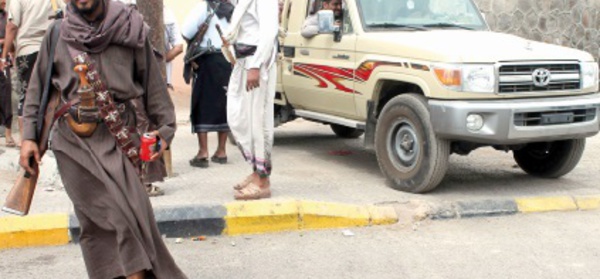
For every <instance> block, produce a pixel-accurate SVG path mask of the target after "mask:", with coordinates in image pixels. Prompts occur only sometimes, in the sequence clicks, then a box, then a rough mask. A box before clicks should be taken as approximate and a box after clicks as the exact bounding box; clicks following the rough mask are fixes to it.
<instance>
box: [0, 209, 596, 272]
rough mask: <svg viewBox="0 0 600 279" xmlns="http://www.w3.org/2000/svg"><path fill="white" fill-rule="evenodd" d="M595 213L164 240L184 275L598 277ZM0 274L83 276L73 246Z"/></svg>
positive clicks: (7, 264)
mask: <svg viewBox="0 0 600 279" xmlns="http://www.w3.org/2000/svg"><path fill="white" fill-rule="evenodd" d="M598 217H600V211H590V212H568V213H547V214H532V215H516V216H510V217H496V218H475V219H462V220H450V221H429V222H426V223H421V224H413V225H394V226H387V227H372V228H362V229H351V230H350V231H351V232H352V233H353V234H354V236H344V235H343V230H326V231H310V232H303V233H298V232H295V233H282V234H267V235H254V236H246V237H215V238H208V239H207V240H206V241H202V242H192V241H190V240H189V239H185V240H184V242H183V243H181V244H176V243H175V240H174V239H167V242H168V246H169V249H170V250H171V251H172V254H173V256H174V257H175V259H176V261H177V263H178V264H179V265H180V267H181V268H182V269H183V270H184V271H185V272H186V273H187V274H188V275H189V277H190V278H419V279H421V278H486V279H494V278H511V279H514V278H546V279H551V278H561V279H562V278H590V279H592V278H598V274H600V265H598V262H599V261H600V238H598V235H599V233H600V218H598ZM0 259H2V260H1V261H0V278H5V279H12V278H86V273H85V269H84V265H83V261H82V259H81V252H80V250H79V246H76V245H68V246H61V247H52V248H34V249H22V250H8V251H0Z"/></svg>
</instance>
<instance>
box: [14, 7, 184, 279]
mask: <svg viewBox="0 0 600 279" xmlns="http://www.w3.org/2000/svg"><path fill="white" fill-rule="evenodd" d="M49 30H50V31H49V32H48V34H47V35H46V37H45V38H44V41H43V43H42V48H41V49H42V51H41V52H40V54H39V57H38V60H37V64H36V67H35V69H34V72H33V73H32V76H31V82H30V86H29V88H28V91H27V94H28V97H27V99H26V102H25V108H24V114H23V118H24V131H23V134H24V139H25V140H24V141H23V146H22V148H21V159H20V165H21V166H22V167H23V168H25V169H26V170H27V171H30V172H32V171H33V169H32V168H31V167H30V166H29V163H28V161H29V158H31V157H34V158H35V159H36V160H37V161H39V158H40V156H39V149H38V145H37V144H36V142H35V141H34V139H35V138H36V122H37V116H38V114H39V113H42V112H40V111H38V109H39V107H40V95H41V94H42V91H43V88H42V81H43V80H44V77H45V73H46V70H47V67H49V66H52V67H53V68H54V71H53V74H52V76H51V82H50V84H52V85H53V86H54V87H55V88H54V89H59V90H60V94H61V99H62V100H63V104H62V105H61V107H62V108H65V107H66V108H69V109H68V110H65V111H67V112H66V113H65V114H63V116H61V117H60V118H59V119H58V120H57V122H56V124H55V126H54V128H53V138H52V143H51V148H52V151H53V153H54V156H55V157H56V160H57V163H58V164H57V165H58V168H59V172H60V175H61V178H62V181H63V184H64V186H65V190H66V192H67V194H68V195H69V198H70V199H71V201H72V202H73V206H74V209H75V214H76V215H77V219H78V220H79V223H80V225H81V235H80V240H81V242H80V247H81V249H82V252H83V258H84V261H85V263H86V268H87V271H88V275H89V278H92V279H95V278H98V279H106V278H125V277H126V278H128V279H129V278H136V279H137V278H158V279H179V278H186V276H185V275H184V274H183V273H182V272H181V270H180V269H179V268H178V267H177V265H176V264H175V262H174V261H173V258H172V257H171V255H170V253H169V251H168V250H167V247H166V246H165V244H164V242H163V240H162V237H161V234H160V232H159V230H158V226H157V224H156V221H155V218H154V214H153V211H152V205H151V204H150V200H149V198H148V195H147V194H146V191H145V189H144V185H143V184H142V181H141V179H140V177H139V176H138V173H139V170H140V166H139V156H138V154H139V153H138V152H137V148H136V147H135V146H139V139H138V136H137V134H136V133H135V125H136V120H135V115H136V112H135V111H134V108H133V107H132V105H131V101H132V100H134V99H136V98H141V99H142V100H143V102H145V103H146V106H145V110H144V111H143V113H146V114H147V116H148V119H150V121H152V124H153V125H154V127H156V128H157V129H156V130H154V131H151V132H150V133H151V134H153V135H154V136H156V137H157V138H159V139H160V141H161V143H162V144H161V148H160V150H159V151H158V152H154V153H153V155H152V157H151V160H157V159H159V158H160V157H161V156H162V154H163V152H164V150H165V149H166V148H167V146H168V145H169V144H170V143H171V141H172V139H173V136H174V134H175V112H174V107H173V103H172V101H171V99H170V97H169V95H168V92H167V88H166V85H165V82H164V79H163V78H162V76H161V71H160V69H159V65H158V63H157V61H156V58H155V56H154V53H153V50H152V47H151V45H150V42H149V40H148V38H147V36H148V28H147V27H146V25H145V24H144V22H143V18H142V16H141V15H140V14H139V13H138V12H137V11H136V10H135V9H133V8H131V7H127V6H125V5H124V4H122V3H120V2H114V1H111V0H72V1H71V3H70V4H69V6H68V9H67V13H66V18H65V20H63V22H62V23H60V27H59V28H55V26H52V27H51V29H49ZM55 32H60V38H59V39H58V41H57V45H56V48H55V49H56V51H55V57H54V59H53V61H50V60H49V56H50V53H49V50H50V49H51V47H52V40H51V39H50V38H53V35H54V34H55ZM81 65H84V66H87V69H89V72H88V73H87V75H83V76H81V77H78V73H76V72H75V71H74V67H75V66H78V69H81V68H80V66H81ZM81 67H83V66H81ZM84 77H87V79H89V83H90V84H91V88H89V87H87V89H86V90H83V89H82V90H81V92H86V94H89V91H90V90H91V92H92V93H93V96H95V102H96V104H97V106H98V108H99V110H100V113H99V115H98V114H89V113H87V110H82V109H81V107H82V106H83V102H82V103H81V105H78V103H77V102H76V101H73V100H74V99H76V98H77V97H79V95H80V92H78V91H80V90H78V87H79V86H81V85H82V84H85V79H84ZM80 80H81V81H80ZM80 82H81V83H80ZM52 91H53V90H52V89H51V92H52ZM81 95H82V96H83V94H81ZM79 106H81V107H79ZM72 111H75V113H71V112H72ZM83 113H87V114H83ZM80 116H86V118H79V121H78V122H79V123H82V124H88V123H94V125H96V126H95V130H92V131H93V132H92V133H91V134H84V135H82V134H81V133H79V130H78V129H76V127H78V126H77V125H73V124H72V121H71V119H75V118H77V117H80Z"/></svg>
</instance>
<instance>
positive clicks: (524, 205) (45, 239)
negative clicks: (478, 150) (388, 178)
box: [0, 196, 600, 250]
mask: <svg viewBox="0 0 600 279" xmlns="http://www.w3.org/2000/svg"><path fill="white" fill-rule="evenodd" d="M422 205H423V203H422V202H415V203H408V204H403V205H399V204H396V205H390V204H387V205H351V204H341V203H329V202H315V201H302V200H282V201H277V200H261V201H251V202H232V203H228V204H225V205H207V206H182V207H165V208H157V209H155V217H156V221H157V223H158V227H159V229H160V231H161V233H162V234H163V235H164V236H166V237H181V238H189V237H197V236H215V235H245V234H260V233H271V232H284V231H301V230H315V229H333V228H350V227H364V226H375V225H389V224H395V223H397V222H399V221H401V222H402V221H409V222H412V221H419V220H423V219H432V220H440V219H454V218H472V217H486V216H505V215H514V214H519V213H524V214H526V213H538V212H549V211H577V210H594V209H599V208H600V196H574V197H571V196H561V197H531V198H518V199H514V200H480V201H461V202H452V203H442V204H439V205H436V206H428V208H426V209H424V210H423V207H422ZM79 232H80V228H79V223H78V222H77V219H76V218H75V216H72V215H69V214H67V213H61V214H40V215H32V216H27V217H12V216H11V217H3V218H0V250H2V249H10V248H24V247H34V246H52V245H65V244H68V243H77V242H79V239H78V236H79Z"/></svg>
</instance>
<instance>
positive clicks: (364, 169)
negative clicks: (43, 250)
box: [0, 89, 600, 216]
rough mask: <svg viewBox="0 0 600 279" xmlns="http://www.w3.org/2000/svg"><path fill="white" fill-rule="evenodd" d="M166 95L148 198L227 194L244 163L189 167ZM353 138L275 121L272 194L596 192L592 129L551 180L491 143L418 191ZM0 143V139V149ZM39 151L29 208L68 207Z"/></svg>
mask: <svg viewBox="0 0 600 279" xmlns="http://www.w3.org/2000/svg"><path fill="white" fill-rule="evenodd" d="M173 96H174V102H175V104H176V107H177V108H178V110H177V115H178V119H179V122H180V125H179V130H178V132H177V135H176V138H175V141H174V144H173V164H174V171H175V173H176V177H174V178H170V179H168V180H167V181H166V182H165V183H163V184H160V186H161V187H163V188H164V189H165V190H166V193H167V194H166V195H165V196H163V197H158V198H153V199H152V202H153V204H154V205H155V206H159V207H162V206H179V205H194V204H203V205H204V204H222V203H226V202H229V201H232V194H233V193H232V190H231V186H232V185H233V184H234V183H236V182H238V180H241V179H242V178H243V177H245V175H246V174H247V173H248V172H249V170H250V169H249V167H248V166H247V165H246V164H245V163H244V162H243V160H242V157H241V156H240V154H239V152H238V150H237V148H236V147H235V146H233V145H229V146H228V147H229V154H228V155H229V160H230V163H229V164H227V165H215V164H213V165H211V166H210V167H209V168H208V169H198V168H193V167H190V166H189V164H188V160H189V159H190V158H192V156H194V154H195V153H196V151H197V142H196V138H195V136H194V135H192V134H191V133H190V125H189V123H187V118H188V117H187V115H188V114H189V108H188V106H189V99H188V98H189V97H188V95H187V94H185V93H182V92H181V89H180V90H179V92H175V93H173ZM361 140H362V138H360V139H358V140H347V139H339V138H337V137H336V136H335V135H334V134H333V132H331V130H330V129H329V127H328V126H325V125H321V124H316V123H312V122H308V121H303V120H297V121H295V122H291V123H287V124H285V125H283V126H281V127H278V128H277V129H276V132H275V149H274V152H273V156H274V158H273V161H274V170H273V177H272V181H273V190H274V192H273V197H274V199H289V198H293V199H308V200H318V201H333V202H344V203H355V204H377V203H393V202H406V201H408V200H415V199H416V200H425V201H431V202H434V203H437V202H442V201H458V200H483V199H513V198H516V197H528V196H565V195H598V194H600V185H599V184H598V183H597V181H599V180H600V137H593V138H590V139H589V140H588V145H587V148H586V152H585V154H584V156H583V159H582V161H581V163H580V164H579V166H578V167H577V168H576V169H575V170H574V171H573V172H571V173H570V174H569V175H567V176H565V177H563V178H561V179H556V180H547V179H539V178H534V177H531V176H528V175H526V174H525V173H524V172H522V171H521V170H520V169H519V168H516V167H515V163H514V161H513V159H512V154H511V153H502V152H499V151H495V150H492V149H491V148H485V149H480V150H477V151H475V152H473V153H472V154H471V155H469V156H458V155H453V156H451V160H450V168H449V170H448V173H447V176H446V178H445V180H444V181H443V182H442V184H441V185H440V186H439V188H437V189H436V190H435V191H434V192H432V193H429V194H426V195H414V194H407V193H403V192H399V191H395V190H393V189H391V188H389V187H388V186H387V185H386V183H385V179H384V178H383V176H382V175H381V173H380V171H379V168H378V166H377V160H376V157H375V154H374V152H372V151H368V150H365V149H364V148H362V145H361ZM215 142H216V138H215V135H211V137H210V145H211V152H212V151H214V147H215ZM3 148H4V147H2V146H1V145H0V150H2V149H3ZM4 150H5V152H4V153H3V154H0V197H4V196H5V195H6V194H7V193H8V191H9V189H10V186H11V185H12V182H13V181H14V179H15V175H16V165H17V157H18V151H17V150H16V149H4ZM337 151H349V154H348V155H345V156H339V155H336V154H340V152H337ZM342 153H344V152H342ZM45 159H46V161H45V163H44V175H43V176H42V178H41V181H40V183H39V186H40V187H39V188H38V192H37V193H36V196H35V198H34V202H33V208H32V214H35V213H42V212H66V211H70V210H71V204H70V202H69V200H68V198H67V197H66V194H65V192H64V190H63V189H62V188H61V184H60V180H59V178H58V174H57V172H56V166H55V164H56V163H55V161H54V160H52V158H51V157H47V158H45ZM47 190H48V191H47ZM3 215H4V213H0V216H3Z"/></svg>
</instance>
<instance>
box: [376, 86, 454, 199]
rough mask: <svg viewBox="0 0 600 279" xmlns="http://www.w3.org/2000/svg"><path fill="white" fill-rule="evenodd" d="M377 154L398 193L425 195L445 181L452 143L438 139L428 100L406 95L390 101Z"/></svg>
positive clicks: (380, 121)
mask: <svg viewBox="0 0 600 279" xmlns="http://www.w3.org/2000/svg"><path fill="white" fill-rule="evenodd" d="M375 152H376V153H377V161H378V162H379V167H380V168H381V171H382V172H383V173H384V174H385V176H386V177H387V178H388V180H389V181H390V182H391V186H392V187H393V188H394V189H397V190H401V191H405V192H412V193H423V192H427V191H430V190H433V189H434V188H435V187H436V186H438V184H439V183H440V182H441V181H442V179H443V178H444V175H445V174H446V170H447V169H448V157H449V156H450V142H449V141H447V140H444V139H440V138H438V137H437V136H436V135H435V132H434V131H433V127H432V126H431V123H430V115H429V110H428V108H427V100H426V99H425V97H424V96H421V95H418V94H403V95H400V96H397V97H394V98H393V99H392V100H390V101H389V102H388V103H387V104H386V105H385V107H384V108H383V110H382V112H381V115H380V116H379V119H378V120H377V127H376V130H375Z"/></svg>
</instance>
